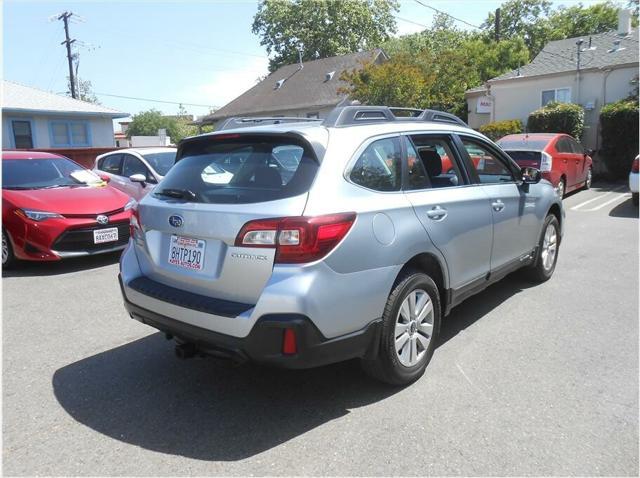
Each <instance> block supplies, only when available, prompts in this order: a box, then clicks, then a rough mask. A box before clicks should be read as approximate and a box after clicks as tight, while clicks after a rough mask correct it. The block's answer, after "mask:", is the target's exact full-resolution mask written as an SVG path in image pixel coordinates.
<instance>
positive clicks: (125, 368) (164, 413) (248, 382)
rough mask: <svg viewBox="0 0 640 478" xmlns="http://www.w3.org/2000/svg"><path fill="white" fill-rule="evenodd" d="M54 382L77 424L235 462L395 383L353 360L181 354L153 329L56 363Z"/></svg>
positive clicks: (149, 445) (157, 447) (150, 445)
mask: <svg viewBox="0 0 640 478" xmlns="http://www.w3.org/2000/svg"><path fill="white" fill-rule="evenodd" d="M53 389H54V393H55V396H56V398H57V400H58V401H59V402H60V404H61V405H62V407H63V408H64V409H65V410H66V411H67V412H68V413H69V414H70V415H71V416H72V417H73V418H74V419H76V420H77V421H78V422H80V423H82V424H84V425H86V426H88V427H90V428H92V429H94V430H96V431H98V432H100V433H103V434H105V435H107V436H109V437H111V438H114V439H116V440H121V441H124V442H127V443H131V444H133V445H136V446H140V447H143V448H146V449H150V450H154V451H158V452H162V453H168V454H173V455H180V456H185V457H190V458H195V459H200V460H216V461H219V460H220V461H230V460H241V459H243V458H247V457H250V456H253V455H255V454H257V453H261V452H263V451H265V450H269V449H271V448H273V447H275V446H278V445H280V444H282V443H284V442H287V441H288V440H291V439H293V438H295V437H297V436H299V435H302V434H304V433H306V432H308V431H309V430H312V429H314V428H316V427H318V426H321V425H322V424H324V423H327V422H329V421H331V420H335V419H336V418H339V417H342V416H344V415H346V414H348V413H349V409H352V408H357V407H361V406H365V405H368V404H370V403H373V402H378V401H380V400H383V399H385V398H386V397H388V396H390V395H392V394H394V393H396V392H397V391H399V390H401V389H400V388H392V387H389V386H385V385H382V384H379V383H377V382H375V381H373V380H371V379H369V378H368V377H367V376H365V375H364V374H363V372H362V371H361V369H360V366H359V363H358V362H357V361H349V362H343V363H340V364H336V365H330V366H327V367H322V368H318V369H312V370H302V371H287V370H279V369H272V368H262V367H258V366H255V365H242V366H234V365H233V364H232V363H231V362H225V361H219V360H216V359H208V358H207V359H191V360H186V361H184V360H179V359H177V358H175V357H174V356H173V344H172V342H167V341H166V340H165V338H164V336H163V335H161V334H153V335H151V336H148V337H146V338H143V339H140V340H136V341H135V342H131V343H129V344H126V345H123V346H121V347H118V348H115V349H112V350H109V351H106V352H103V353H100V354H98V355H94V356H92V357H89V358H86V359H84V360H80V361H78V362H76V363H73V364H71V365H68V366H66V367H63V368H61V369H59V370H57V371H56V372H55V374H54V376H53Z"/></svg>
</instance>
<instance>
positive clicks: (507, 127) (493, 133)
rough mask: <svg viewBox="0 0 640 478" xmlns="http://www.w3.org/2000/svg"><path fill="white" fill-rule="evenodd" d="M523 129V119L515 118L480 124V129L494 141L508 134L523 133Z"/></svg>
mask: <svg viewBox="0 0 640 478" xmlns="http://www.w3.org/2000/svg"><path fill="white" fill-rule="evenodd" d="M522 129H523V126H522V121H520V120H517V119H515V120H503V121H494V122H493V123H487V124H485V125H482V126H480V127H479V128H478V131H479V132H481V133H482V134H484V135H485V136H487V137H488V138H491V139H492V140H493V141H497V140H499V139H500V138H502V137H503V136H506V135H508V134H518V133H522Z"/></svg>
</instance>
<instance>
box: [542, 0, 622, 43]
mask: <svg viewBox="0 0 640 478" xmlns="http://www.w3.org/2000/svg"><path fill="white" fill-rule="evenodd" d="M548 25H549V40H559V39H562V38H572V37H579V36H583V35H585V36H586V35H590V34H594V33H603V32H608V31H611V30H615V29H616V28H617V26H618V6H617V5H616V4H615V3H613V2H611V1H606V2H603V3H597V4H595V5H592V6H590V7H583V6H582V5H581V4H578V5H574V6H572V7H567V8H565V7H560V8H559V9H558V10H556V11H554V12H553V13H552V14H551V16H550V17H549V20H548Z"/></svg>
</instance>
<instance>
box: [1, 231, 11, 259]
mask: <svg viewBox="0 0 640 478" xmlns="http://www.w3.org/2000/svg"><path fill="white" fill-rule="evenodd" d="M8 259H9V243H8V242H7V236H6V235H5V234H4V232H3V233H2V265H5V264H6V263H7V260H8Z"/></svg>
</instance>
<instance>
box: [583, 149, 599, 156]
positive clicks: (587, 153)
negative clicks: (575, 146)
mask: <svg viewBox="0 0 640 478" xmlns="http://www.w3.org/2000/svg"><path fill="white" fill-rule="evenodd" d="M595 153H596V150H595V149H585V150H584V155H585V156H593V155H594V154H595Z"/></svg>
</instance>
